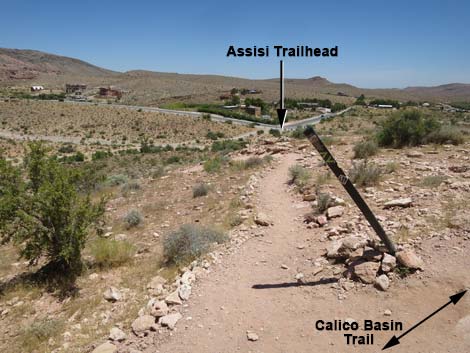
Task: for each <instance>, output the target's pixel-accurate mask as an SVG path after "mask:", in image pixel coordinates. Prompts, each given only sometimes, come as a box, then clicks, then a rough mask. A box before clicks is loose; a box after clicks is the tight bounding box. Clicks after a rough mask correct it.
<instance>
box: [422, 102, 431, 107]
mask: <svg viewBox="0 0 470 353" xmlns="http://www.w3.org/2000/svg"><path fill="white" fill-rule="evenodd" d="M430 106H431V104H429V103H428V102H424V103H423V107H430Z"/></svg>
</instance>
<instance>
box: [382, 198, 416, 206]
mask: <svg viewBox="0 0 470 353" xmlns="http://www.w3.org/2000/svg"><path fill="white" fill-rule="evenodd" d="M412 203H413V200H411V197H406V198H401V199H395V200H391V201H388V202H385V203H384V208H391V207H410V206H411V204H412Z"/></svg>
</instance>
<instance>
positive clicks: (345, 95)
mask: <svg viewBox="0 0 470 353" xmlns="http://www.w3.org/2000/svg"><path fill="white" fill-rule="evenodd" d="M336 95H338V96H340V97H347V96H348V95H347V94H346V93H344V92H338V93H336Z"/></svg>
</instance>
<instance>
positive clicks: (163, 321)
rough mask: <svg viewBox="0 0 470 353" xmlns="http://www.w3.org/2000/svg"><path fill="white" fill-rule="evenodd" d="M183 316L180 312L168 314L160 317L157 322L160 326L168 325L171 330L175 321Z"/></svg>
mask: <svg viewBox="0 0 470 353" xmlns="http://www.w3.org/2000/svg"><path fill="white" fill-rule="evenodd" d="M182 317H183V316H182V315H181V314H180V313H174V314H169V315H166V316H163V317H161V318H160V320H159V321H158V323H159V324H160V325H162V326H165V327H168V328H169V329H170V330H173V329H174V328H175V326H176V323H177V322H178V320H179V319H181V318H182Z"/></svg>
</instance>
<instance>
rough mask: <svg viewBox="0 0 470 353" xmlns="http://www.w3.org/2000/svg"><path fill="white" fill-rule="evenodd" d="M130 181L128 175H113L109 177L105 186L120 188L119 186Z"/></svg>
mask: <svg viewBox="0 0 470 353" xmlns="http://www.w3.org/2000/svg"><path fill="white" fill-rule="evenodd" d="M128 180H129V177H128V176H127V175H124V174H115V175H111V176H109V177H107V178H106V181H105V184H106V185H107V186H119V185H122V184H125V183H127V182H128Z"/></svg>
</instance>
